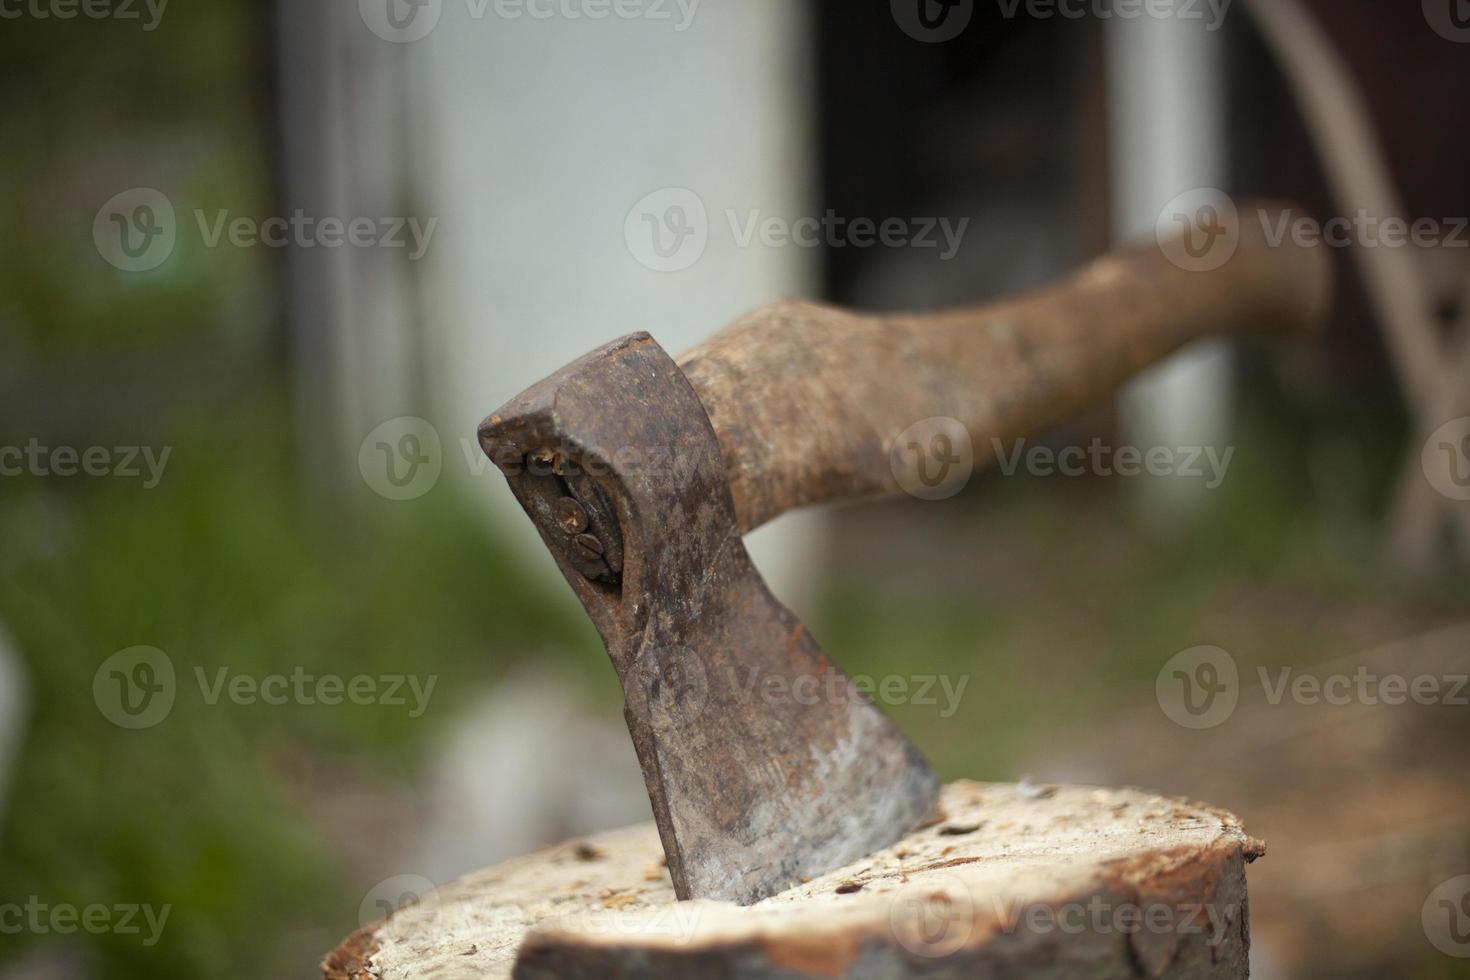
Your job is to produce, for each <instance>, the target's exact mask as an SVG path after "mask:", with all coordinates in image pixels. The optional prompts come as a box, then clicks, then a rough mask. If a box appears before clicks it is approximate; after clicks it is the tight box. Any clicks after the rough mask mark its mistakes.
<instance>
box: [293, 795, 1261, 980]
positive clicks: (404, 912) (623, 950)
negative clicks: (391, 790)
mask: <svg viewBox="0 0 1470 980" xmlns="http://www.w3.org/2000/svg"><path fill="white" fill-rule="evenodd" d="M1263 852H1264V846H1263V845H1262V844H1260V843H1259V842H1258V841H1254V840H1252V839H1250V838H1249V837H1247V836H1246V835H1245V833H1244V832H1243V830H1242V829H1241V827H1240V822H1239V821H1238V820H1237V819H1236V818H1235V817H1234V816H1232V815H1230V814H1229V813H1226V812H1224V811H1221V810H1217V809H1214V808H1212V807H1209V806H1205V805H1203V804H1198V803H1192V802H1188V801H1185V800H1176V799H1167V798H1163V797H1158V796H1153V795H1150V794H1148V793H1145V792H1142V791H1139V790H1133V789H1096V788H1091V787H1075V786H1051V785H1041V786H1038V785H1030V784H1025V783H1023V784H1020V785H1001V784H982V783H972V782H960V783H954V784H952V785H950V786H948V787H946V788H945V790H944V793H943V796H942V798H941V803H940V809H939V812H938V814H937V815H936V820H935V822H933V823H931V824H930V825H928V826H925V827H923V828H921V829H919V830H917V831H915V832H913V833H912V834H910V835H909V836H908V837H906V838H905V839H904V840H903V841H901V842H899V843H898V844H895V845H894V846H893V847H890V848H886V849H884V850H881V851H878V852H875V853H874V854H872V855H870V856H868V857H867V858H865V859H863V860H861V861H858V862H855V863H853V864H851V865H849V866H847V867H845V868H842V869H839V870H837V871H834V872H832V873H831V874H827V875H823V876H822V877H820V878H816V879H813V880H811V881H809V882H807V883H805V884H802V885H800V886H798V887H796V888H792V889H790V890H788V891H785V892H782V893H781V894H779V895H775V896H773V897H771V898H768V899H766V900H764V901H762V902H759V903H757V904H755V905H752V906H748V907H744V908H741V907H737V906H734V905H730V904H727V903H720V902H678V901H676V900H675V898H674V891H673V887H672V886H671V884H670V882H669V877H668V872H667V870H666V868H665V867H664V865H663V851H662V848H661V847H660V844H659V838H658V834H657V831H656V830H655V829H654V826H653V825H652V824H647V825H642V826H638V827H632V828H629V829H626V830H620V831H614V832H612V833H607V834H601V835H598V836H594V837H589V838H587V839H585V840H580V841H571V842H568V843H566V844H562V845H559V846H557V847H552V848H549V849H547V850H544V851H540V852H537V853H535V854H531V855H528V856H526V857H522V858H517V859H515V860H511V861H507V862H505V863H503V864H499V865H496V866H494V867H492V868H488V869H486V870H484V871H480V872H477V873H475V874H472V875H469V876H467V877H465V878H463V879H461V880H459V881H457V882H454V883H453V884H450V885H446V886H444V887H443V888H440V889H439V890H438V891H437V892H435V893H433V894H431V895H428V896H425V897H424V898H423V899H422V900H421V901H420V902H419V903H418V904H417V905H413V906H410V907H408V908H404V909H400V910H399V911H397V912H395V913H394V914H393V915H391V916H390V917H389V918H387V919H386V920H383V921H380V922H376V923H373V924H372V925H369V926H367V927H365V928H363V929H362V930H360V931H359V932H357V933H355V934H353V935H352V936H351V937H349V938H348V939H347V941H346V942H344V943H343V944H342V945H341V946H340V947H338V948H337V949H336V950H335V951H333V952H332V953H331V954H330V955H329V956H328V958H327V959H326V961H324V963H323V964H322V970H323V975H324V976H325V977H326V978H327V980H363V978H373V980H407V978H411V977H413V978H419V977H422V978H438V980H450V978H452V980H459V978H472V977H473V978H496V980H499V978H507V977H515V978H517V980H543V978H564V980H579V978H587V980H593V978H596V980H603V978H678V980H684V978H688V980H705V978H710V980H718V978H732V980H733V978H740V980H757V978H780V980H787V978H793V980H794V978H806V977H851V978H874V980H876V978H884V980H889V978H904V977H915V978H918V977H923V978H927V980H944V978H960V977H1041V978H1049V977H1057V978H1059V977H1102V978H1107V977H1191V978H1193V977H1244V976H1246V975H1247V973H1248V967H1247V963H1248V954H1249V947H1250V940H1249V925H1248V914H1247V905H1246V888H1245V865H1246V864H1247V863H1249V862H1250V861H1252V860H1254V859H1255V858H1256V857H1258V856H1260V855H1261V854H1262V853H1263Z"/></svg>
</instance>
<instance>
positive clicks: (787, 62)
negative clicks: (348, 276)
mask: <svg viewBox="0 0 1470 980" xmlns="http://www.w3.org/2000/svg"><path fill="white" fill-rule="evenodd" d="M365 2H366V0H365ZM566 6H568V5H563V7H554V6H553V5H551V4H545V5H542V6H541V7H540V8H539V9H541V10H542V11H543V12H544V11H546V10H561V9H565V7H566ZM569 6H570V9H572V10H576V11H582V12H583V13H584V14H585V13H586V12H589V11H591V10H593V9H594V8H596V7H598V5H596V4H591V3H579V2H577V0H569ZM603 6H604V7H606V6H607V5H603ZM618 6H619V5H612V9H614V10H616V8H617V7H618ZM505 9H508V10H511V11H516V10H522V11H525V10H526V8H522V7H520V6H518V5H508V6H506V8H505ZM628 9H633V10H639V11H643V12H645V13H646V14H647V15H646V16H639V17H635V18H621V17H619V16H616V14H613V15H610V16H606V17H605V18H603V19H591V17H589V16H585V15H584V16H580V17H577V18H571V17H567V16H565V15H563V14H556V15H554V16H549V17H545V18H538V17H533V16H531V15H530V13H529V12H523V13H522V14H521V15H520V16H515V17H507V16H503V15H502V14H501V13H498V12H497V11H498V8H497V4H496V3H494V2H490V3H488V4H476V3H475V2H474V0H458V2H456V0H445V2H444V3H443V7H442V14H441V17H440V20H439V23H438V24H437V26H436V27H435V28H434V30H433V31H432V32H431V33H430V34H429V35H428V36H426V37H424V38H423V39H422V40H419V41H416V42H413V43H412V44H408V45H403V47H405V48H408V49H409V51H408V58H409V64H408V68H409V72H408V73H409V78H410V84H409V87H408V91H409V92H410V93H411V96H412V98H411V104H412V106H413V109H412V112H411V114H410V116H411V129H410V131H411V133H412V140H411V147H412V156H413V167H412V176H413V182H414V186H415V188H416V193H417V195H418V198H419V200H418V205H419V210H420V211H421V212H422V213H424V214H427V215H434V216H438V217H439V218H440V223H439V231H438V233H437V237H436V239H435V241H434V247H433V250H432V251H431V253H430V256H429V259H428V261H427V262H426V263H425V267H424V269H421V270H420V271H421V272H422V273H424V277H423V279H422V280H421V282H420V284H419V285H420V299H421V301H422V303H423V304H424V306H425V308H426V310H427V314H428V318H427V322H426V331H427V332H426V341H427V343H428V345H429V352H428V365H429V374H430V377H431V378H432V379H433V382H434V388H435V392H434V394H435V401H436V410H437V411H438V412H439V413H440V416H439V418H440V419H441V420H442V422H441V424H440V425H439V427H440V430H441V432H442V433H443V434H444V437H445V441H446V451H447V452H448V453H450V459H449V461H448V463H449V465H447V466H446V470H445V472H446V478H447V479H456V478H464V477H465V474H466V467H469V468H470V469H479V471H480V473H481V476H479V477H477V478H475V479H474V484H475V485H474V486H473V487H471V492H472V493H473V494H474V495H475V497H476V498H477V499H481V500H483V501H484V503H485V506H486V508H487V509H488V510H489V511H491V512H492V513H493V515H494V517H495V518H503V519H501V520H500V521H499V523H501V524H502V525H504V526H505V527H506V528H507V529H508V530H509V531H510V532H511V533H513V534H515V535H517V540H519V541H520V542H522V543H523V544H524V546H525V549H526V553H527V555H528V556H535V557H534V558H533V559H532V560H530V561H528V563H527V564H528V567H529V568H534V569H536V570H538V571H539V572H542V573H545V574H548V575H551V574H554V568H553V566H552V563H551V562H550V561H549V560H547V559H546V558H545V555H544V551H545V549H544V547H543V546H542V545H541V544H540V543H539V542H538V541H536V540H535V539H534V532H533V531H532V528H531V526H530V524H529V522H528V521H526V520H525V518H524V517H523V516H522V515H521V514H520V512H519V510H518V508H517V507H516V504H515V502H514V500H513V498H512V497H511V495H510V494H509V493H508V492H506V489H505V487H504V484H503V481H502V480H501V479H500V477H499V475H498V474H496V473H495V472H494V471H493V470H490V471H488V472H487V471H486V470H485V469H484V464H483V462H481V461H480V460H478V459H477V458H475V457H476V456H477V455H478V452H477V450H475V449H474V447H473V445H472V443H471V444H469V452H468V454H466V453H465V452H464V445H465V444H461V443H460V442H459V440H460V439H461V438H469V437H471V436H472V435H473V433H474V428H475V425H476V424H477V423H478V421H479V420H480V419H481V418H483V417H484V416H485V415H488V414H489V413H490V412H491V411H493V410H494V409H495V408H497V407H499V406H500V404H501V403H503V402H504V401H505V400H506V399H508V398H510V397H511V396H513V395H515V394H516V393H517V392H518V391H520V390H521V389H523V388H525V387H526V386H527V385H529V384H530V383H532V382H534V381H536V380H537V379H539V378H541V377H543V376H544V375H546V374H548V373H549V372H551V371H553V370H555V369H556V368H558V367H560V366H561V365H562V364H564V363H566V362H567V361H570V360H572V359H573V358H575V357H577V356H580V355H581V354H583V353H586V352H587V351H588V350H590V349H591V348H593V347H595V346H597V345H599V344H601V343H604V342H605V341H608V340H610V339H612V338H614V337H616V336H619V335H621V334H624V333H628V332H630V331H633V330H648V331H649V332H651V333H652V334H653V336H654V337H655V338H656V339H657V340H658V341H659V342H660V343H661V344H662V345H663V346H664V347H665V348H667V349H668V350H669V351H670V352H671V353H673V354H674V355H676V356H677V355H678V354H679V353H682V352H683V351H684V350H685V349H687V348H689V347H691V346H693V345H694V344H695V343H696V342H698V341H699V340H702V339H703V338H704V337H705V336H706V335H708V334H709V333H710V332H712V331H713V330H715V329H717V328H718V327H720V326H722V325H724V324H725V323H727V322H728V321H730V320H732V319H733V318H735V317H736V316H738V315H739V314H741V313H743V312H745V311H746V310H749V309H750V308H752V307H755V306H758V305H760V304H762V303H766V302H770V301H772V300H776V299H779V298H782V297H786V296H794V295H810V294H811V293H812V292H813V289H814V285H815V272H816V262H817V256H816V255H815V254H814V252H813V251H812V250H810V249H801V248H780V249H769V248H762V247H761V246H760V245H759V244H758V243H757V244H752V245H749V246H747V247H740V246H739V244H738V243H737V240H736V236H734V235H732V234H731V232H730V230H729V227H728V222H727V220H726V218H725V216H724V212H725V211H726V210H727V209H736V210H737V211H739V212H740V213H741V214H742V216H743V215H744V214H745V213H746V212H747V211H749V210H752V209H760V210H761V211H762V212H763V213H764V214H767V215H781V216H793V217H794V216H799V215H803V214H811V213H813V204H812V194H811V173H812V170H813V167H812V137H811V122H812V119H811V114H812V110H811V105H810V103H811V96H810V88H811V85H810V82H809V79H808V77H807V70H806V69H807V65H808V64H809V63H810V60H811V56H810V53H809V51H808V43H807V29H808V25H807V17H806V13H807V7H806V4H805V3H802V2H792V0H739V2H733V3H732V2H729V0H725V2H713V0H705V2H694V0H684V2H683V3H682V4H681V3H678V2H674V0H668V2H666V3H660V4H652V3H633V4H631V5H629V6H628ZM482 10H483V15H481V11H482ZM655 12H662V13H667V14H668V18H667V19H660V18H657V17H654V16H652V14H653V13H655ZM665 188H683V189H687V190H689V191H693V192H694V194H695V195H697V197H698V198H699V200H700V201H701V202H702V203H703V205H704V207H705V210H706V213H707V228H708V236H709V237H708V246H707V248H706V250H705V252H704V254H703V256H702V257H700V258H699V259H698V261H697V262H694V263H693V264H692V265H691V266H690V267H689V268H687V269H682V270H680V271H668V272H661V271H654V270H653V269H650V268H648V267H646V266H645V265H644V264H642V263H640V261H639V259H638V257H637V255H635V251H634V250H633V249H630V247H629V244H628V242H627V241H626V240H625V234H624V231H625V222H626V219H627V218H628V215H629V212H630V210H631V209H632V208H633V207H634V205H635V204H636V203H637V202H639V201H640V200H641V199H644V198H645V197H647V196H648V195H649V194H652V193H654V192H657V191H660V190H662V189H665ZM653 203H654V206H655V210H657V209H658V208H659V207H660V206H661V205H660V202H658V201H655V202H653ZM657 216H658V217H662V216H663V215H662V212H661V211H659V213H658V215H657ZM689 216H690V217H691V218H693V217H694V216H693V215H689ZM637 224H638V221H637V220H636V218H635V226H636V225H637ZM450 443H453V444H454V445H450ZM456 456H458V458H455V457H456ZM461 463H464V465H459V464H461ZM820 526H821V524H820V518H815V517H812V516H810V515H797V516H793V517H788V518H786V519H784V520H783V521H781V522H779V523H778V525H777V526H776V527H775V528H774V529H767V530H766V533H763V534H757V535H756V536H755V538H754V539H753V540H752V542H751V543H752V551H753V553H754V554H755V557H756V561H757V563H758V564H759V565H760V566H761V568H762V570H763V571H764V572H765V573H766V574H767V577H768V579H770V580H771V581H772V585H773V587H774V588H775V589H776V591H777V593H778V594H779V595H781V596H782V598H783V599H785V600H786V601H788V603H790V604H793V605H795V606H797V607H800V606H802V605H803V604H804V603H805V597H806V595H807V589H806V584H807V583H808V582H810V581H811V575H810V574H809V573H810V568H809V567H808V566H809V565H810V563H811V561H812V560H814V556H815V553H816V548H817V545H818V541H819V538H820Z"/></svg>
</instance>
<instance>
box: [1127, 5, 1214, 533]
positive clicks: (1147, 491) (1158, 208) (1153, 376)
mask: <svg viewBox="0 0 1470 980" xmlns="http://www.w3.org/2000/svg"><path fill="white" fill-rule="evenodd" d="M1212 23H1215V25H1216V26H1217V27H1218V23H1216V22H1214V21H1212V20H1211V19H1210V18H1200V19H1185V18H1180V17H1132V18H1126V17H1113V18H1110V19H1109V20H1108V21H1107V35H1106V36H1107V73H1108V88H1109V92H1108V95H1109V98H1108V111H1109V116H1110V119H1109V121H1110V124H1111V133H1112V136H1111V139H1112V148H1111V158H1112V182H1113V187H1112V197H1113V226H1114V235H1115V237H1116V238H1117V239H1118V240H1119V241H1121V242H1137V241H1149V240H1152V239H1153V236H1154V234H1155V227H1156V223H1157V222H1158V219H1159V215H1160V214H1161V213H1162V212H1163V210H1164V208H1165V207H1166V206H1167V205H1168V204H1169V202H1170V201H1172V200H1173V199H1174V198H1175V197H1177V196H1178V195H1180V194H1183V193H1185V192H1187V191H1192V190H1195V189H1197V188H1202V187H1213V188H1224V187H1225V185H1226V183H1227V182H1228V180H1229V174H1228V173H1227V170H1226V166H1227V159H1226V153H1225V139H1226V128H1225V85H1224V64H1225V59H1224V46H1225V32H1224V31H1222V30H1218V29H1217V30H1213V31H1212V30H1210V25H1211V24H1212ZM1230 378H1231V354H1230V348H1229V344H1228V342H1226V341H1218V342H1209V343H1204V344H1199V345H1196V346H1193V347H1191V348H1190V349H1189V350H1187V351H1185V352H1183V353H1182V354H1180V355H1178V356H1176V357H1175V358H1173V359H1172V360H1170V361H1169V362H1168V363H1167V364H1166V365H1164V366H1162V367H1160V368H1156V369H1154V370H1152V371H1150V372H1148V373H1147V374H1145V375H1144V376H1143V377H1141V378H1140V379H1139V380H1138V381H1136V382H1134V383H1133V384H1132V385H1130V386H1129V388H1128V389H1127V390H1126V391H1125V392H1124V394H1123V396H1122V398H1121V400H1120V406H1119V420H1120V423H1121V426H1122V436H1123V441H1124V442H1125V443H1126V444H1131V445H1137V446H1141V447H1149V446H1170V447H1179V446H1215V447H1218V448H1220V449H1221V450H1222V451H1223V449H1224V448H1225V447H1227V446H1229V445H1230V441H1231V432H1230V411H1231V399H1230ZM1200 488H1201V483H1200V481H1198V480H1189V479H1182V478H1171V477H1150V478H1148V479H1146V480H1134V481H1130V490H1131V491H1133V492H1135V493H1136V494H1137V495H1138V496H1139V497H1140V498H1141V499H1140V500H1139V501H1138V504H1139V505H1140V507H1141V508H1143V509H1144V510H1145V512H1147V513H1148V514H1150V515H1151V516H1152V517H1154V518H1158V519H1160V521H1159V522H1160V523H1161V524H1164V525H1167V524H1168V523H1169V521H1170V520H1171V519H1174V520H1177V519H1179V518H1180V517H1186V516H1188V515H1190V514H1193V513H1195V512H1196V511H1197V510H1198V509H1199V508H1200V506H1201V505H1202V504H1203V503H1204V500H1205V496H1206V495H1205V494H1204V493H1202V492H1201V490H1200Z"/></svg>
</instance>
